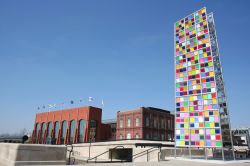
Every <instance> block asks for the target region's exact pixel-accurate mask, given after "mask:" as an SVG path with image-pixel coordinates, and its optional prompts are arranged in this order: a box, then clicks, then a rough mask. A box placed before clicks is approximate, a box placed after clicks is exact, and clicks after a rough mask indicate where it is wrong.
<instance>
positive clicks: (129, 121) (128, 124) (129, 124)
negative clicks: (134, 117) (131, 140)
mask: <svg viewBox="0 0 250 166" xmlns="http://www.w3.org/2000/svg"><path fill="white" fill-rule="evenodd" d="M127 126H128V127H130V126H131V120H130V118H128V123H127Z"/></svg>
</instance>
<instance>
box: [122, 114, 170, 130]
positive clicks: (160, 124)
mask: <svg viewBox="0 0 250 166" xmlns="http://www.w3.org/2000/svg"><path fill="white" fill-rule="evenodd" d="M145 121H146V125H145V126H146V127H150V126H152V125H150V121H149V117H146V120H145ZM152 122H153V127H154V128H163V129H164V128H165V129H166V128H167V126H168V129H171V127H172V124H171V121H170V119H168V120H167V122H166V121H165V119H161V121H160V122H158V120H157V119H156V118H154V119H153V121H152ZM166 123H167V124H166ZM123 125H124V121H123V119H120V121H119V127H120V128H123ZM139 125H140V119H139V118H135V126H136V127H139ZM166 125H167V126H166ZM126 127H131V119H130V118H127V126H126Z"/></svg>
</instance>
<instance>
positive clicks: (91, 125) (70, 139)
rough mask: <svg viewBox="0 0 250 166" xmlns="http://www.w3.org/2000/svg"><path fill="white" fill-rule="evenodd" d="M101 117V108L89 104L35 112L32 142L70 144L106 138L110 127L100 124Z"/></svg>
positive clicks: (108, 136) (109, 133) (108, 135)
mask: <svg viewBox="0 0 250 166" xmlns="http://www.w3.org/2000/svg"><path fill="white" fill-rule="evenodd" d="M101 117H102V110H101V109H100V108H96V107H91V106H89V107H78V108H72V109H65V110H58V111H53V112H43V113H37V114H36V119H35V124H34V130H33V133H32V142H33V143H40V144H72V143H84V142H89V141H91V142H98V141H103V140H108V139H110V137H111V127H110V125H107V124H102V123H101Z"/></svg>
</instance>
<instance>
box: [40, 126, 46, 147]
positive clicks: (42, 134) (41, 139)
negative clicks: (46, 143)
mask: <svg viewBox="0 0 250 166" xmlns="http://www.w3.org/2000/svg"><path fill="white" fill-rule="evenodd" d="M45 130H46V123H42V132H41V135H40V141H39V143H40V144H42V143H43V140H44V133H45Z"/></svg>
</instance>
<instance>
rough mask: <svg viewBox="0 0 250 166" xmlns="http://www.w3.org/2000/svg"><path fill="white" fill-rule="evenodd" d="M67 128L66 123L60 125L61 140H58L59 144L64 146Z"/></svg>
mask: <svg viewBox="0 0 250 166" xmlns="http://www.w3.org/2000/svg"><path fill="white" fill-rule="evenodd" d="M67 126H68V122H67V121H63V124H62V134H61V140H60V143H61V144H64V140H65V137H66V134H67Z"/></svg>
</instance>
